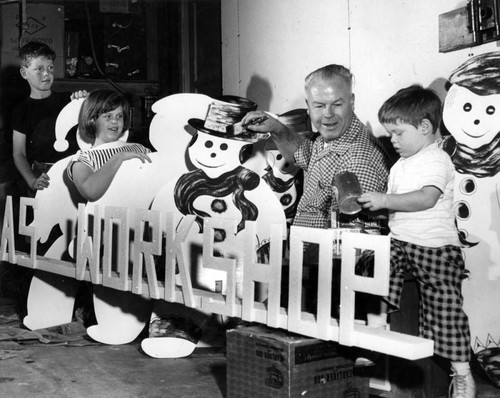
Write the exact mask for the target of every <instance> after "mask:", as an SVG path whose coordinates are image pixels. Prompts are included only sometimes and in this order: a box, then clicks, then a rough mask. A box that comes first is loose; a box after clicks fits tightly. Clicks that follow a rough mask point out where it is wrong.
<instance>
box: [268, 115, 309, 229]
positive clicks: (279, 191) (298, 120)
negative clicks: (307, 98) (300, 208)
mask: <svg viewBox="0 0 500 398" xmlns="http://www.w3.org/2000/svg"><path fill="white" fill-rule="evenodd" d="M276 118H277V119H278V120H279V121H280V122H281V123H283V124H284V125H285V126H287V127H288V129H289V130H290V132H291V133H292V134H301V135H306V134H309V131H310V126H309V120H308V114H307V109H294V110H291V111H288V112H286V113H283V114H281V115H278V116H276ZM265 150H266V158H267V167H266V174H265V175H264V176H263V178H264V180H265V181H266V183H267V184H268V185H269V187H270V188H271V189H272V190H273V192H274V193H275V194H276V197H277V198H278V200H279V201H280V203H281V205H282V206H283V210H284V212H285V216H286V220H287V226H288V227H289V226H290V225H291V223H292V221H293V218H294V217H295V212H296V210H297V205H298V202H299V199H300V196H301V194H302V178H303V176H302V169H301V168H300V167H299V166H297V165H296V164H295V163H290V162H288V161H287V160H286V159H285V158H284V157H283V155H282V154H281V153H280V152H279V150H278V148H277V147H276V144H275V143H274V141H272V140H268V141H267V142H266V146H265Z"/></svg>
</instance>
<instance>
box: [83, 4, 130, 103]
mask: <svg viewBox="0 0 500 398" xmlns="http://www.w3.org/2000/svg"><path fill="white" fill-rule="evenodd" d="M85 16H86V19H87V29H88V32H89V39H90V49H91V50H92V57H93V58H94V63H95V66H96V68H97V71H98V72H99V74H100V75H101V76H103V77H104V78H105V79H106V80H107V81H108V83H109V84H111V85H112V86H113V87H114V88H115V89H117V90H118V91H119V92H120V93H122V94H125V91H124V90H123V89H122V88H121V87H120V86H119V85H118V84H116V83H115V82H114V81H113V80H111V79H110V78H109V77H107V76H106V73H104V71H103V70H102V69H101V66H100V65H99V62H98V61H97V56H96V52H95V46H94V38H93V36H92V26H91V24H90V12H89V6H88V0H85Z"/></svg>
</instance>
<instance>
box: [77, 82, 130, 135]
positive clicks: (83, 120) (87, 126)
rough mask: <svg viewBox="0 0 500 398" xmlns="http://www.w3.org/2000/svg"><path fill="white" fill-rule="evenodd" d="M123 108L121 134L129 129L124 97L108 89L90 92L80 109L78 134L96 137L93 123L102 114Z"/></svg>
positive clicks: (128, 115) (128, 113)
mask: <svg viewBox="0 0 500 398" xmlns="http://www.w3.org/2000/svg"><path fill="white" fill-rule="evenodd" d="M119 106H121V107H122V108H123V132H122V133H124V132H125V131H127V130H128V129H129V128H130V105H129V103H128V100H127V98H125V96H124V95H122V94H120V93H118V92H116V91H113V90H108V89H100V90H94V91H92V92H91V93H90V94H89V95H88V96H87V98H85V101H84V102H83V104H82V107H81V108H80V113H79V115H78V128H79V130H80V133H81V134H82V135H84V136H87V137H89V138H95V137H96V127H95V121H96V119H97V118H98V117H99V116H101V115H102V114H103V113H107V112H111V111H112V110H114V109H116V108H118V107H119Z"/></svg>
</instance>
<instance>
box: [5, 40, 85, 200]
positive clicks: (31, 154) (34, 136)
mask: <svg viewBox="0 0 500 398" xmlns="http://www.w3.org/2000/svg"><path fill="white" fill-rule="evenodd" d="M55 57H56V54H55V52H54V51H53V50H52V49H51V48H50V47H48V46H47V45H46V44H44V43H39V42H36V41H31V42H29V43H27V44H26V45H24V46H23V47H21V49H20V50H19V58H20V62H21V68H20V73H21V76H22V77H23V78H24V79H25V80H26V81H27V82H28V84H29V86H30V95H29V97H28V98H26V99H25V100H23V101H22V102H21V103H20V104H18V105H17V106H16V108H15V109H14V112H13V115H12V129H13V136H12V144H13V157H14V162H15V164H16V167H17V169H18V170H19V173H20V174H21V175H22V177H23V178H24V180H25V181H26V183H27V185H28V187H29V188H30V189H31V190H32V192H33V193H34V192H36V191H37V190H40V189H44V188H47V187H48V186H49V176H48V175H47V174H46V172H47V171H48V169H49V168H50V166H51V165H52V164H54V163H55V162H57V161H58V160H60V159H63V158H65V157H67V156H69V155H71V154H74V153H75V152H76V151H77V150H78V145H77V141H76V134H75V133H76V129H75V130H74V131H73V133H72V134H69V137H68V138H67V139H68V142H69V147H68V149H67V150H66V151H64V152H57V151H56V150H55V149H54V142H55V141H56V137H55V123H56V120H57V116H58V115H59V112H61V110H62V109H63V108H64V107H65V106H66V105H67V104H68V103H69V102H70V100H71V99H74V98H80V97H85V96H86V91H78V92H75V93H73V94H70V93H55V92H53V91H52V84H53V83H54V59H55Z"/></svg>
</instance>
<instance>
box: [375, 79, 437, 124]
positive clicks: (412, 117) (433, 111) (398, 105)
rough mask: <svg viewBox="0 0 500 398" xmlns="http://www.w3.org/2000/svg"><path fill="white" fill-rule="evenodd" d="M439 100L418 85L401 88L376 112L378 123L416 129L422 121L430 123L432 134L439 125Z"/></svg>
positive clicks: (431, 91)
mask: <svg viewBox="0 0 500 398" xmlns="http://www.w3.org/2000/svg"><path fill="white" fill-rule="evenodd" d="M441 111H442V109H441V100H440V99H439V97H438V95H437V94H436V93H435V92H434V91H433V90H431V89H426V88H423V87H422V86H420V85H418V84H414V85H412V86H409V87H406V88H403V89H401V90H399V91H398V92H397V93H396V94H394V95H393V96H392V97H391V98H389V99H388V100H387V101H385V102H384V104H383V105H382V107H381V108H380V109H379V111H378V119H379V121H380V123H407V124H410V125H412V126H414V127H418V126H419V125H420V123H422V120H423V119H427V120H429V121H430V122H431V123H432V128H433V132H436V131H437V130H438V128H439V126H440V124H441V117H442V116H441Z"/></svg>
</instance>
